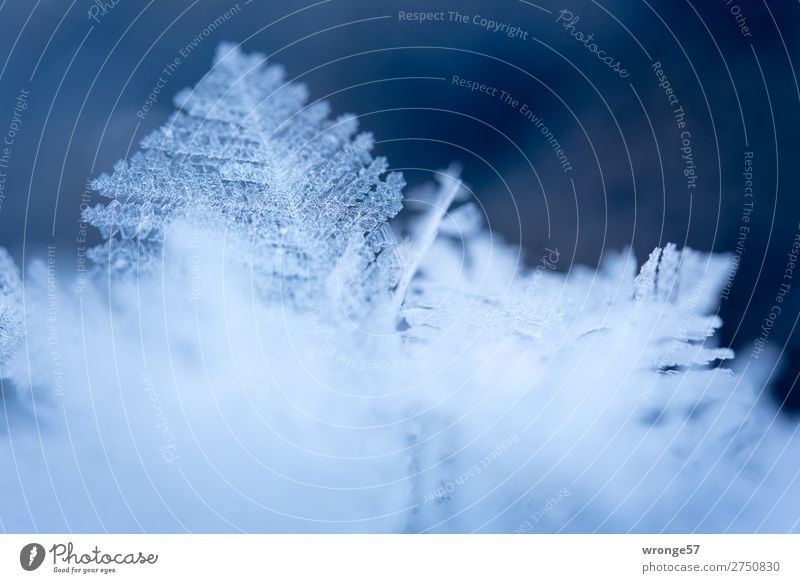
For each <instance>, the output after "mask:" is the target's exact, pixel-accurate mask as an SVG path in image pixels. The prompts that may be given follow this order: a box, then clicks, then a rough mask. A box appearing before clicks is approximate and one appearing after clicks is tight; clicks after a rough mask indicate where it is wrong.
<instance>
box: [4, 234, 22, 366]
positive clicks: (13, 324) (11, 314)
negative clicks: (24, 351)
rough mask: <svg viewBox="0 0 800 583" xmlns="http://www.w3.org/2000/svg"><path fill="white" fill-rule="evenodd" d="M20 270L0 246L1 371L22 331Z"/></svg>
mask: <svg viewBox="0 0 800 583" xmlns="http://www.w3.org/2000/svg"><path fill="white" fill-rule="evenodd" d="M20 290H21V286H20V280H19V271H17V267H16V265H14V260H13V259H11V257H10V256H9V254H8V252H7V251H6V250H5V249H3V248H0V373H2V367H3V366H4V364H5V362H6V360H7V359H8V357H9V356H10V355H11V353H12V352H13V350H14V348H15V347H16V345H17V342H18V341H19V337H20V334H21V332H22V309H21V303H20V300H21V291H20Z"/></svg>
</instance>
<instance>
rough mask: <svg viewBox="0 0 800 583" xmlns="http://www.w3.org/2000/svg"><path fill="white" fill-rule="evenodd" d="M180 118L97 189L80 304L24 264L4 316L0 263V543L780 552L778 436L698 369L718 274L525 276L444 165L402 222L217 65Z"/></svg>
mask: <svg viewBox="0 0 800 583" xmlns="http://www.w3.org/2000/svg"><path fill="white" fill-rule="evenodd" d="M176 102H177V105H178V107H179V109H178V111H177V112H176V113H175V114H174V115H173V116H172V117H171V118H170V119H169V121H168V122H167V124H166V125H165V126H164V127H162V128H161V129H159V130H157V131H155V132H154V133H153V134H151V135H149V136H148V137H146V138H145V139H144V141H143V142H142V151H140V152H139V153H137V154H135V155H134V156H132V157H131V159H130V160H128V161H123V162H119V163H118V164H117V165H116V166H115V168H114V172H113V174H111V175H110V176H109V175H103V176H101V177H100V178H98V179H97V180H96V181H95V183H94V185H95V187H96V189H97V190H98V191H99V192H100V194H102V195H103V196H104V197H106V198H108V199H110V202H108V203H107V204H106V205H105V206H103V205H97V206H96V207H94V208H92V209H89V210H87V211H86V212H85V219H86V220H87V221H89V222H91V223H92V224H93V225H95V226H97V227H98V228H99V229H100V232H101V234H102V235H103V237H104V238H105V239H106V242H105V243H104V244H103V245H101V246H99V247H97V248H95V249H94V250H93V251H92V253H91V257H92V259H93V260H94V261H95V262H97V263H98V265H100V266H101V267H103V268H104V269H105V270H106V271H105V273H103V272H102V271H101V270H100V268H98V272H97V273H96V275H97V277H95V278H94V279H93V280H92V282H93V283H92V285H91V286H89V288H88V289H87V291H86V292H84V294H83V295H82V296H81V297H75V294H70V293H69V292H68V291H66V290H65V289H64V286H63V285H61V284H58V285H55V284H54V285H52V286H51V285H45V282H44V281H43V277H42V275H41V269H38V270H37V268H36V267H33V268H31V275H30V277H29V278H28V279H27V280H26V288H25V292H26V293H25V298H26V301H25V310H24V314H23V310H22V308H21V297H22V295H21V294H22V291H21V290H22V288H21V285H20V282H19V277H18V274H17V271H16V268H15V267H14V265H13V263H12V262H11V261H10V259H9V257H8V256H7V254H5V253H3V254H2V255H0V367H1V368H0V373H2V377H3V378H2V382H3V383H4V384H9V385H11V386H14V387H16V388H17V391H16V392H9V391H3V393H2V395H3V399H4V406H5V409H6V411H7V412H8V411H12V413H14V414H11V415H9V414H7V415H6V420H7V423H6V427H5V429H6V435H4V436H3V440H2V441H1V442H0V466H2V467H4V468H8V467H12V466H13V467H15V468H17V471H16V472H0V519H2V520H0V525H2V527H3V528H5V529H10V530H15V531H28V530H57V531H63V530H77V531H97V530H109V531H117V532H126V531H138V530H144V531H183V530H191V531H237V530H248V531H277V532H295V531H300V532H312V531H325V532H344V531H393V532H436V531H450V532H453V531H455V532H471V531H501V532H592V531H611V532H625V531H631V530H639V531H648V532H653V531H659V530H666V531H687V530H704V531H722V530H738V531H753V530H772V531H790V530H796V529H797V527H798V518H800V510H799V509H798V504H797V502H796V500H797V499H798V496H797V494H798V492H797V480H796V475H795V473H794V468H795V467H796V462H795V463H792V461H791V460H790V457H789V456H791V453H792V451H793V450H794V449H796V447H797V445H798V444H797V438H796V437H795V432H794V429H793V428H791V427H789V426H788V425H787V424H784V423H783V422H777V421H776V420H775V419H773V418H771V416H770V415H771V413H770V412H769V410H768V408H767V407H765V406H763V405H762V404H761V403H760V402H759V400H758V399H757V395H756V394H755V392H754V391H752V390H751V389H750V388H748V386H747V385H746V384H745V383H743V382H742V379H741V378H740V377H736V376H734V375H733V373H732V372H731V371H730V370H728V369H726V368H723V367H721V366H718V365H719V363H721V362H723V361H725V360H727V359H730V358H732V356H733V355H732V353H731V351H730V350H728V349H725V348H720V347H718V346H716V345H715V343H714V338H713V336H714V333H715V331H716V329H717V328H718V327H719V326H720V324H721V322H720V319H719V318H718V317H717V316H716V315H715V313H714V312H715V307H716V304H717V299H718V297H719V292H720V288H721V285H722V284H723V282H724V277H725V274H726V267H727V262H726V260H725V259H724V258H720V257H718V256H712V255H707V254H703V253H698V252H694V251H691V250H683V251H679V250H678V249H676V247H675V246H674V245H667V246H666V247H664V248H663V249H662V248H659V249H656V250H655V251H654V252H653V253H652V254H651V255H650V257H649V259H648V260H647V261H646V262H645V263H644V265H643V266H642V267H641V269H640V270H638V275H637V269H636V263H635V259H634V257H633V255H632V253H631V252H630V251H628V252H623V253H620V254H617V255H613V256H609V257H607V258H606V259H605V260H604V262H603V264H602V265H601V267H600V268H599V269H597V270H594V269H588V268H580V267H575V268H572V269H570V270H569V272H568V273H559V272H558V271H557V270H556V269H555V268H556V267H562V264H563V260H561V258H560V253H559V252H558V250H549V249H548V250H546V251H545V253H544V256H543V257H542V259H541V261H540V262H539V264H537V265H536V267H534V268H533V269H527V268H525V267H524V266H523V262H522V261H521V257H520V252H519V250H518V249H516V248H513V247H511V246H509V245H507V244H505V243H503V242H502V241H499V240H498V238H497V237H496V236H494V235H493V234H492V233H491V232H490V231H489V230H487V229H486V228H485V227H484V225H483V224H482V220H481V216H480V212H479V211H478V210H477V207H476V206H475V205H474V204H473V203H471V202H470V201H469V200H467V196H466V189H464V188H462V184H461V182H460V180H459V178H458V170H457V168H450V169H448V170H446V171H443V172H441V173H440V174H439V180H438V182H439V184H438V186H429V187H424V188H422V189H421V190H420V191H419V192H417V193H415V194H414V196H409V201H413V200H417V201H421V205H422V206H423V207H424V208H425V209H427V210H426V211H424V212H422V213H421V216H420V217H417V218H416V219H414V218H413V217H408V220H404V221H403V223H400V222H399V219H400V218H401V217H397V218H395V216H396V215H397V214H398V213H399V212H400V210H401V201H402V195H401V189H402V188H403V187H404V183H403V179H402V177H401V176H400V175H399V174H397V173H392V172H389V173H387V163H386V161H385V160H384V159H382V158H375V159H373V158H372V157H371V155H370V151H371V149H372V146H373V141H372V138H371V136H370V135H369V134H356V121H355V118H354V117H352V116H344V117H340V118H338V119H335V120H332V119H330V118H329V112H328V106H327V104H326V103H324V102H313V103H311V104H310V105H306V89H305V88H304V87H303V86H302V85H299V84H295V83H287V82H286V81H285V80H284V73H283V70H282V69H281V68H279V67H277V66H266V65H265V64H264V59H263V57H262V56H260V55H256V54H254V55H249V56H248V55H244V54H243V53H241V52H240V51H239V49H238V48H236V47H233V46H231V45H223V46H221V47H220V49H219V51H218V54H217V58H216V61H215V64H214V66H213V68H212V70H211V71H210V72H209V73H208V75H206V76H205V77H204V78H203V79H202V80H201V81H200V82H199V84H198V85H197V86H196V87H195V88H194V89H192V90H185V91H183V92H182V93H180V94H179V95H178V97H177V98H176ZM408 206H413V205H412V204H409V205H408ZM412 211H413V208H409V209H407V213H408V214H411V213H412ZM404 214H406V213H405V212H404ZM402 218H404V219H405V218H406V217H402ZM401 234H402V235H403V237H404V238H403V240H402V241H401V242H399V243H396V241H397V240H398V239H400V238H401ZM187 238H191V239H192V240H191V242H188V241H187ZM131 273H134V274H135V275H136V276H137V277H133V278H132V277H127V276H128V275H130V274H131ZM100 275H103V276H104V277H101V276H100ZM29 282H30V283H29ZM254 290H255V291H256V292H257V293H253V291H254ZM45 292H47V293H45ZM51 305H57V306H58V311H57V323H54V322H53V321H51V320H49V319H48V316H47V314H48V313H49V310H48V307H49V306H51ZM337 309H340V310H341V311H342V312H343V313H344V315H346V316H347V317H348V318H350V319H351V321H358V325H357V326H350V325H348V324H347V322H346V321H343V320H342V319H341V318H335V317H329V316H330V314H331V312H332V311H335V310H337ZM364 320H370V321H371V322H373V323H374V322H378V323H380V324H381V326H378V327H369V329H367V328H366V327H364V326H363V325H362V324H363V323H364V322H363V321H364ZM23 330H24V331H25V334H26V337H25V346H26V349H25V350H18V349H17V350H15V347H17V346H19V345H20V340H21V338H22V334H23ZM367 330H368V331H367ZM365 339H366V340H367V341H366V342H365V341H364V340H365ZM52 370H55V371H56V372H57V374H55V373H54V374H49V373H48V371H52ZM53 377H57V378H58V379H62V381H63V382H64V384H65V386H64V387H63V390H62V387H60V386H58V383H57V382H55V381H54V378H53ZM15 398H16V399H17V402H16V409H15V408H14V407H12V406H11V405H12V403H11V401H12V399H15ZM29 415H30V416H32V415H36V419H37V420H36V423H34V422H33V420H31V418H30V417H29ZM39 420H46V423H40V422H39ZM37 432H40V433H37ZM29 500H35V501H36V503H35V504H29Z"/></svg>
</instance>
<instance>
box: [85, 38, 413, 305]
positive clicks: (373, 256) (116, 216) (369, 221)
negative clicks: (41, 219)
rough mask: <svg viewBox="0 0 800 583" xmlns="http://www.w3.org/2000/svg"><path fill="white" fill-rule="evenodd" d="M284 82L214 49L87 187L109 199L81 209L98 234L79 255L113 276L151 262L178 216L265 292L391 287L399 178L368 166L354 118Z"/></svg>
mask: <svg viewBox="0 0 800 583" xmlns="http://www.w3.org/2000/svg"><path fill="white" fill-rule="evenodd" d="M284 77H285V74H284V70H283V69H282V68H281V67H279V66H275V65H272V66H266V65H265V57H264V56H263V55H260V54H257V53H256V54H250V55H245V54H243V53H242V52H241V51H240V50H239V49H238V48H236V47H235V46H233V45H228V44H224V45H221V46H220V47H219V49H218V51H217V56H216V60H215V63H214V66H213V68H212V69H211V71H210V72H209V73H208V74H207V75H206V76H205V77H204V78H203V79H202V80H201V81H200V82H199V83H198V84H197V86H196V87H195V88H194V89H186V90H184V91H182V92H181V93H179V94H178V95H177V96H176V98H175V104H176V106H178V107H179V108H180V109H179V110H178V111H177V112H176V113H174V114H173V115H172V117H171V118H170V120H169V122H168V123H167V124H166V125H164V126H163V127H162V128H160V129H158V130H156V131H155V132H153V133H152V134H150V135H149V136H147V137H146V138H145V139H144V140H143V141H142V144H141V145H142V151H141V152H138V153H136V154H134V155H133V156H132V157H131V159H130V160H128V161H120V162H118V163H117V164H116V165H115V167H114V173H113V174H112V175H111V176H108V175H105V174H104V175H102V176H100V177H99V178H97V179H96V180H95V181H94V182H93V187H94V188H95V189H96V190H98V191H99V192H100V193H101V194H102V195H103V196H105V197H107V198H109V199H111V202H109V203H108V204H107V205H105V206H104V205H97V206H95V207H94V208H92V209H89V210H87V211H86V212H85V213H84V218H85V220H86V221H87V222H89V223H91V224H92V225H95V226H97V227H98V228H99V229H100V231H101V234H102V236H103V237H104V238H105V239H107V241H106V243H105V244H103V245H101V246H99V247H97V248H95V249H93V250H92V251H91V254H90V257H91V258H92V259H93V260H94V261H96V262H98V263H107V264H109V265H110V266H111V267H112V268H113V269H115V270H123V271H125V270H130V269H132V268H136V267H139V266H143V265H145V266H146V265H150V264H152V263H153V262H154V261H155V260H156V259H157V257H158V254H159V251H160V249H161V247H162V245H163V243H164V240H165V238H166V237H167V236H168V233H169V228H170V225H171V224H172V223H174V222H175V221H177V220H180V219H189V220H190V221H191V222H192V223H194V224H195V225H196V226H199V227H200V228H220V229H224V230H225V232H226V234H227V235H230V236H231V237H232V238H233V242H232V244H231V246H230V250H229V252H230V253H233V254H235V255H237V256H238V258H239V259H240V260H241V261H244V262H245V263H246V264H247V265H252V267H253V270H254V275H255V277H256V280H257V281H256V283H257V285H258V287H259V288H260V291H261V292H262V293H265V294H267V295H280V297H282V298H283V299H284V300H286V299H288V300H297V299H300V298H301V297H307V296H311V297H313V296H314V295H316V294H317V292H318V291H319V290H321V289H322V288H323V287H324V286H325V285H330V281H329V278H330V276H332V275H334V274H335V275H334V277H338V278H341V277H342V276H343V274H349V275H355V274H358V279H356V280H353V279H350V278H348V279H346V280H339V281H338V284H339V286H338V289H339V290H345V293H346V294H347V297H344V298H343V299H344V300H345V301H344V303H345V306H347V305H351V304H359V303H361V301H362V300H363V301H371V300H372V299H373V298H374V296H375V295H376V294H380V293H383V292H388V290H389V289H390V288H392V287H394V285H395V284H396V277H397V273H396V268H394V261H393V260H392V259H391V257H390V256H391V254H392V249H391V248H392V243H393V239H392V237H391V232H390V231H389V230H388V229H387V228H386V221H387V219H389V218H391V217H393V216H394V215H396V214H397V212H398V211H399V210H400V208H401V199H402V194H401V190H402V188H403V186H404V182H403V179H402V176H401V175H400V174H398V173H393V172H392V173H388V174H387V162H386V160H385V159H384V158H372V156H371V155H370V151H371V150H372V147H373V138H372V136H371V135H370V134H368V133H361V134H356V129H357V122H356V119H355V117H353V116H351V115H345V116H342V117H339V118H337V119H335V120H333V119H331V118H330V117H329V106H328V104H327V103H326V102H313V103H311V104H308V105H306V100H307V91H306V88H305V86H303V85H301V84H298V83H290V82H286V81H285V78H284ZM353 298H355V299H353ZM362 307H363V306H362Z"/></svg>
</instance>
